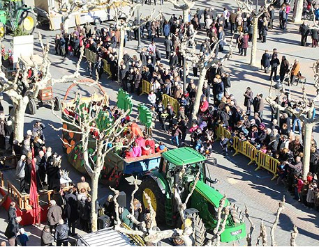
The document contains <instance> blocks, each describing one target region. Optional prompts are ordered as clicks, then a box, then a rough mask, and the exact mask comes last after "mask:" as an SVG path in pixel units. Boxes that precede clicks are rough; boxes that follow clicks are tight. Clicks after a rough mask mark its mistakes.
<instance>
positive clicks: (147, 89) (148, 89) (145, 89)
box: [141, 80, 152, 95]
mask: <svg viewBox="0 0 319 247" xmlns="http://www.w3.org/2000/svg"><path fill="white" fill-rule="evenodd" d="M151 88H152V84H151V83H150V82H148V81H147V80H142V92H141V95H142V94H144V93H145V94H149V93H150V92H151Z"/></svg>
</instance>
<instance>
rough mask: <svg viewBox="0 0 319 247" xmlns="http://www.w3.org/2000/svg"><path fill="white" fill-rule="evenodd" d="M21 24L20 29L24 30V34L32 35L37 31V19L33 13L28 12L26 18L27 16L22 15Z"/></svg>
mask: <svg viewBox="0 0 319 247" xmlns="http://www.w3.org/2000/svg"><path fill="white" fill-rule="evenodd" d="M19 23H20V28H21V30H23V32H25V33H27V34H32V33H33V31H34V29H35V26H36V23H37V19H36V17H35V15H34V14H33V13H32V12H27V14H26V16H25V14H22V15H21V16H20V20H19Z"/></svg>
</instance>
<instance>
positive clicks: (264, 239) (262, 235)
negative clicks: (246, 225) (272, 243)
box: [256, 220, 267, 246]
mask: <svg viewBox="0 0 319 247" xmlns="http://www.w3.org/2000/svg"><path fill="white" fill-rule="evenodd" d="M260 240H261V242H262V245H263V246H266V245H267V231H266V226H265V225H264V221H263V220H262V221H261V223H260V234H259V236H258V238H257V242H256V245H259V242H260Z"/></svg>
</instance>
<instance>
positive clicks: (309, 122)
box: [266, 92, 319, 179]
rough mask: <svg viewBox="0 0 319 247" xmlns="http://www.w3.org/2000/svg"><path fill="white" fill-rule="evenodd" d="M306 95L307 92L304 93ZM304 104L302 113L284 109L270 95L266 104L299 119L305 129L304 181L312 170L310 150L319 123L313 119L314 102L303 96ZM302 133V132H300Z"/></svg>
mask: <svg viewBox="0 0 319 247" xmlns="http://www.w3.org/2000/svg"><path fill="white" fill-rule="evenodd" d="M304 95H305V92H304ZM302 99H303V102H302V103H303V104H302V106H301V107H300V111H297V110H296V109H292V108H291V107H282V106H281V105H280V104H278V103H277V102H276V101H275V100H274V99H273V98H272V97H271V95H269V96H268V97H267V98H266V102H267V103H268V104H269V105H270V106H271V107H272V108H274V109H277V110H278V111H281V112H288V113H291V114H292V115H294V116H295V117H296V118H298V119H299V120H300V121H301V122H302V124H303V129H304V135H303V146H304V152H303V153H304V157H303V171H302V177H303V179H307V174H308V172H309V168H310V149H311V135H312V131H313V127H314V126H315V125H316V124H318V123H319V118H313V115H312V114H313V109H314V101H311V102H308V101H307V100H306V98H305V96H303V98H302ZM300 133H301V130H300Z"/></svg>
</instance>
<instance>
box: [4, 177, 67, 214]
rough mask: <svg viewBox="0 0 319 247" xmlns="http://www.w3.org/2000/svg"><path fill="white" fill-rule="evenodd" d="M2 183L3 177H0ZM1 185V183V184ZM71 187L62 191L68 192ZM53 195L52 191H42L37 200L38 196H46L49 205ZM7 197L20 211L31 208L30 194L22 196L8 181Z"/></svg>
mask: <svg viewBox="0 0 319 247" xmlns="http://www.w3.org/2000/svg"><path fill="white" fill-rule="evenodd" d="M1 175H2V173H1V174H0V177H1ZM1 179H2V181H3V177H1ZM2 184H3V182H2ZM70 188H72V186H68V187H64V188H63V191H68V190H69V189H70ZM52 194H53V190H47V191H42V192H39V194H38V199H39V197H40V196H47V201H45V202H46V203H49V202H50V200H51V195H52ZM8 196H10V197H11V199H12V200H14V201H15V202H16V203H17V204H18V205H19V208H20V209H21V210H28V209H30V208H31V205H30V194H27V195H22V194H21V193H20V191H19V190H18V189H17V188H16V187H15V186H14V185H13V184H12V183H11V182H9V181H8Z"/></svg>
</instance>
